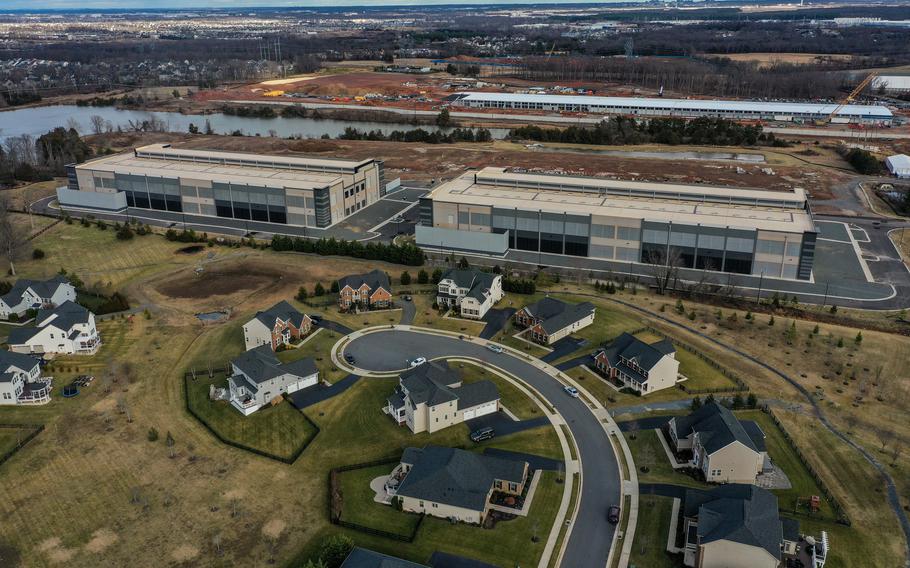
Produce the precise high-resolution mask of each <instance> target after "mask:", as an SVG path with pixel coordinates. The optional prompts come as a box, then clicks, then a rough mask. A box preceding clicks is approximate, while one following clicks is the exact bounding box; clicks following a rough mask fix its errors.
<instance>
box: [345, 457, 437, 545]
mask: <svg viewBox="0 0 910 568" xmlns="http://www.w3.org/2000/svg"><path fill="white" fill-rule="evenodd" d="M396 465H398V464H396V463H388V464H383V465H377V466H373V467H366V468H363V469H355V470H351V471H345V472H341V473H339V474H338V482H339V484H340V485H341V499H342V505H341V520H342V521H346V522H349V523H356V524H358V525H363V526H367V527H372V528H375V529H379V530H384V531H387V532H392V533H396V534H400V535H402V536H410V535H411V533H412V532H413V531H414V527H415V526H417V520H418V519H419V518H420V517H419V516H418V515H412V514H408V513H403V512H401V511H398V510H396V509H395V508H394V507H392V506H391V505H385V504H383V503H377V502H376V501H374V500H373V496H374V495H375V493H374V492H373V490H372V489H370V481H372V480H373V479H375V478H377V477H379V476H381V475H382V476H388V475H389V473H391V472H392V470H393V469H394V468H395V466H396Z"/></svg>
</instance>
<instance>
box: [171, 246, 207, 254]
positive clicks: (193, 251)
mask: <svg viewBox="0 0 910 568" xmlns="http://www.w3.org/2000/svg"><path fill="white" fill-rule="evenodd" d="M204 250H205V247H204V246H202V245H192V246H188V247H183V248H179V249H177V254H196V253H197V252H202V251H204Z"/></svg>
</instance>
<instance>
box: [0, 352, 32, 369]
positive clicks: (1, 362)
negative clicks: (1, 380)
mask: <svg viewBox="0 0 910 568" xmlns="http://www.w3.org/2000/svg"><path fill="white" fill-rule="evenodd" d="M37 364H38V360H37V359H35V358H34V357H32V356H31V355H26V354H25V353H15V352H13V351H4V350H2V349H0V372H6V371H8V370H9V368H10V367H16V368H17V369H22V370H23V371H31V370H32V369H34V368H35V365H37Z"/></svg>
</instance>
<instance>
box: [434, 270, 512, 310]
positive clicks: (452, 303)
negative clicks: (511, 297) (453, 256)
mask: <svg viewBox="0 0 910 568" xmlns="http://www.w3.org/2000/svg"><path fill="white" fill-rule="evenodd" d="M503 296H505V294H504V293H503V291H502V276H501V275H499V274H492V273H490V272H483V271H480V270H474V269H465V270H462V269H456V268H452V269H449V270H447V271H446V272H445V273H444V274H443V275H442V278H441V279H440V280H439V284H438V286H437V291H436V303H437V304H438V305H439V306H441V307H446V308H451V309H453V310H455V311H457V312H458V313H459V315H461V317H463V318H468V319H482V318H483V316H485V315H487V311H489V309H490V308H492V307H493V306H494V305H496V302H498V301H499V300H501V299H502V298H503Z"/></svg>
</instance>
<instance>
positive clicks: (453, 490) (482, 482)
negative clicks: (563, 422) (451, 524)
mask: <svg viewBox="0 0 910 568" xmlns="http://www.w3.org/2000/svg"><path fill="white" fill-rule="evenodd" d="M396 470H397V472H399V474H400V475H404V478H403V479H401V481H400V482H399V483H398V485H397V487H395V488H392V489H391V491H390V493H394V494H395V495H396V497H397V498H398V499H400V500H401V509H402V510H403V511H409V512H413V513H426V514H427V515H433V516H434V517H441V518H444V519H454V520H457V521H461V522H465V523H473V524H478V525H479V524H482V523H483V520H484V518H486V516H487V513H488V512H489V510H490V497H491V496H492V495H493V492H494V491H498V492H502V493H508V494H511V495H521V494H522V493H523V492H524V488H525V483H526V482H527V480H528V472H529V466H528V463H527V462H524V461H518V460H510V459H504V458H500V457H492V456H487V455H484V454H479V453H475V452H468V451H465V450H457V449H455V448H444V447H440V446H427V447H425V448H406V449H405V450H404V453H403V454H402V455H401V464H400V465H399V466H398V468H396Z"/></svg>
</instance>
